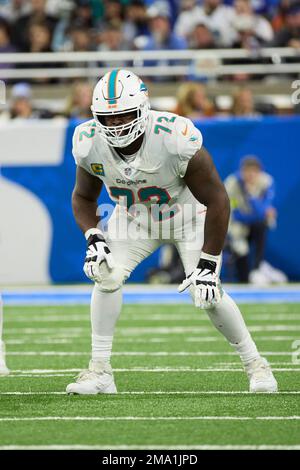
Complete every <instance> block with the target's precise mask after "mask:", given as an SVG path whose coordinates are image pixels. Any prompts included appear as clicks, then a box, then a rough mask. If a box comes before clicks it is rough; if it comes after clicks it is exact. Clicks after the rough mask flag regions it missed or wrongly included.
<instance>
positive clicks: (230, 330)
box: [67, 70, 277, 394]
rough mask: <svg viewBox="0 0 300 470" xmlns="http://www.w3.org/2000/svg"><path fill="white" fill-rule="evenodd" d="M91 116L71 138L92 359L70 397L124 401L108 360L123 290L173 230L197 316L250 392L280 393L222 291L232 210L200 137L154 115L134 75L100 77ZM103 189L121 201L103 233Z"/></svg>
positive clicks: (176, 119)
mask: <svg viewBox="0 0 300 470" xmlns="http://www.w3.org/2000/svg"><path fill="white" fill-rule="evenodd" d="M91 109H92V112H93V116H94V119H93V120H90V121H88V122H85V123H83V124H81V125H79V126H78V127H77V128H76V129H75V133H74V137H73V155H74V158H75V161H76V164H77V174H76V184H75V188H74V192H73V197H72V206H73V212H74V216H75V219H76V222H77V224H78V225H79V227H80V228H81V230H82V231H83V233H84V235H85V238H86V241H87V252H86V258H85V263H84V272H85V274H86V275H87V277H88V278H90V279H91V280H92V281H94V282H95V285H94V289H93V294H92V299H91V323H92V354H91V360H90V363H89V367H88V369H87V370H84V371H82V372H81V373H80V374H79V376H78V378H77V380H76V382H74V383H71V384H69V385H68V386H67V393H77V394H97V393H116V391H117V390H116V386H115V382H114V377H113V371H112V368H111V365H110V357H111V350H112V342H113V336H114V330H115V325H116V322H117V320H118V317H119V315H120V311H121V306H122V293H121V290H122V285H123V283H124V282H125V281H126V279H128V277H129V276H130V273H131V272H132V271H133V269H134V268H135V267H136V266H137V265H138V264H139V263H140V262H141V261H142V260H143V259H144V258H146V257H147V256H148V255H150V254H151V253H152V252H153V251H154V250H155V249H156V248H157V247H158V246H159V245H160V244H161V243H162V242H163V241H166V237H163V236H162V232H164V229H165V228H166V227H167V228H168V229H169V235H168V240H167V241H168V242H172V243H174V244H175V245H176V246H177V249H178V251H179V254H180V256H181V259H182V262H183V265H184V268H185V273H186V279H185V280H184V281H183V282H182V284H181V285H180V286H179V291H180V292H181V291H183V290H185V289H187V288H188V289H189V290H190V293H191V295H192V297H193V299H194V302H195V305H196V307H198V308H200V309H204V310H205V311H206V313H207V314H208V316H209V318H210V319H211V321H212V323H213V324H214V326H215V327H216V328H217V330H219V331H220V332H221V333H222V334H223V335H224V336H225V338H226V339H227V341H228V342H229V343H230V344H231V346H233V348H234V349H235V350H236V352H237V353H238V354H239V356H240V358H241V361H242V363H243V365H244V368H245V370H246V372H247V374H248V377H249V381H250V391H251V392H276V391H277V382H276V380H275V378H274V376H273V374H272V371H271V369H270V366H269V364H268V362H267V361H266V359H265V358H263V357H261V356H260V354H259V352H258V351H257V348H256V345H255V343H254V341H253V340H252V338H251V336H250V333H249V331H248V329H247V327H246V325H245V322H244V320H243V317H242V315H241V312H240V310H239V308H238V307H237V305H236V304H235V302H234V301H233V300H232V299H231V297H230V296H229V295H228V294H227V293H226V292H225V291H224V290H223V289H222V287H221V282H220V279H219V274H220V269H221V252H222V248H223V244H224V240H225V237H226V232H227V227H228V219H229V213H230V207H229V200H228V196H227V193H226V190H225V188H224V185H223V183H222V181H221V180H220V177H219V175H218V173H217V171H216V168H215V166H214V163H213V160H212V158H211V156H210V155H209V153H208V152H207V150H206V149H205V148H204V146H203V143H202V135H201V132H200V131H199V130H198V129H197V128H196V127H195V126H194V125H193V123H192V122H191V121H190V120H189V119H186V118H183V117H180V116H178V115H176V114H172V113H169V112H157V111H152V110H150V104H149V97H148V92H147V87H146V85H145V84H144V83H143V81H142V80H141V79H140V78H139V77H137V76H136V75H135V74H134V73H132V72H131V71H127V70H112V71H111V72H109V73H107V74H106V75H105V76H104V77H103V78H101V80H100V81H99V82H98V83H97V85H96V87H95V89H94V94H93V103H92V107H91ZM103 184H104V185H105V186H106V188H107V191H108V193H109V194H110V197H111V198H112V200H113V201H115V202H116V207H115V210H114V211H113V214H112V216H111V217H110V219H109V221H108V224H107V227H106V230H105V231H104V229H103V225H100V217H99V214H98V212H97V199H98V197H99V195H100V192H101V188H102V186H103ZM124 201H125V202H126V206H125V207H124ZM187 209H189V210H187ZM190 209H193V211H191V210H190ZM150 219H151V229H149V220H150ZM118 227H119V230H118ZM120 227H121V229H120ZM153 227H154V229H153Z"/></svg>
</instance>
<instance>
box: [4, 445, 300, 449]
mask: <svg viewBox="0 0 300 470" xmlns="http://www.w3.org/2000/svg"><path fill="white" fill-rule="evenodd" d="M166 449H167V450H300V445H272V444H268V445H260V444H257V445H242V444H241V445H235V444H234V445H231V444H229V445H222V444H220V445H197V444H195V445H194V444H192V445H188V446H187V445H175V446H174V445H172V444H171V445H170V444H164V445H161V444H159V445H155V444H153V445H140V444H138V445H136V444H130V445H126V444H125V445H124V444H123V445H106V446H99V445H84V444H82V445H80V444H77V445H59V444H57V445H55V444H53V445H28V446H24V445H23V446H22V445H7V446H0V450H166Z"/></svg>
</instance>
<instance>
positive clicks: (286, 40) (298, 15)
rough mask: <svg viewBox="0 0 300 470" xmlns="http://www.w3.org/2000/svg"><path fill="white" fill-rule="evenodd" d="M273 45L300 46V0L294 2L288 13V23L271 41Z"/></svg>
mask: <svg viewBox="0 0 300 470" xmlns="http://www.w3.org/2000/svg"><path fill="white" fill-rule="evenodd" d="M270 45H271V46H273V47H295V48H297V49H299V48H300V1H297V2H295V3H292V4H291V5H290V7H289V8H288V10H287V13H286V23H285V26H283V27H282V28H281V29H280V30H279V31H278V32H277V33H276V34H275V37H274V40H273V41H272V42H271V43H270Z"/></svg>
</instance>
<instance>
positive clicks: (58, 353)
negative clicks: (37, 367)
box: [6, 349, 293, 357]
mask: <svg viewBox="0 0 300 470" xmlns="http://www.w3.org/2000/svg"><path fill="white" fill-rule="evenodd" d="M292 353H293V350H292V349H291V351H261V354H262V355H266V356H291V355H292ZM6 355H7V356H89V355H90V353H89V352H80V351H7V353H6ZM112 355H113V356H125V357H126V356H146V357H148V356H151V357H156V356H157V357H169V356H174V357H185V356H186V357H189V356H200V357H210V356H211V357H214V356H236V352H234V351H224V352H222V351H193V352H189V351H171V352H168V351H155V352H153V351H116V352H113V353H112Z"/></svg>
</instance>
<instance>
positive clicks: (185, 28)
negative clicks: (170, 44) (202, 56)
mask: <svg viewBox="0 0 300 470" xmlns="http://www.w3.org/2000/svg"><path fill="white" fill-rule="evenodd" d="M186 3H188V4H189V5H191V3H193V5H192V6H191V8H189V9H188V10H187V11H183V12H182V13H181V14H180V15H179V17H178V20H177V22H176V24H175V31H176V33H177V34H180V35H181V36H183V37H188V36H189V34H190V32H191V31H192V30H193V29H194V27H195V26H196V25H197V24H199V23H204V24H206V26H207V27H208V28H209V29H210V30H211V31H212V32H213V34H214V36H215V41H216V43H217V44H218V46H220V47H224V46H225V47H229V46H231V45H232V43H233V41H234V40H235V31H234V29H233V27H232V21H233V18H234V15H235V13H234V9H233V8H232V7H231V6H228V5H223V0H203V4H202V6H197V5H196V4H195V2H186Z"/></svg>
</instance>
